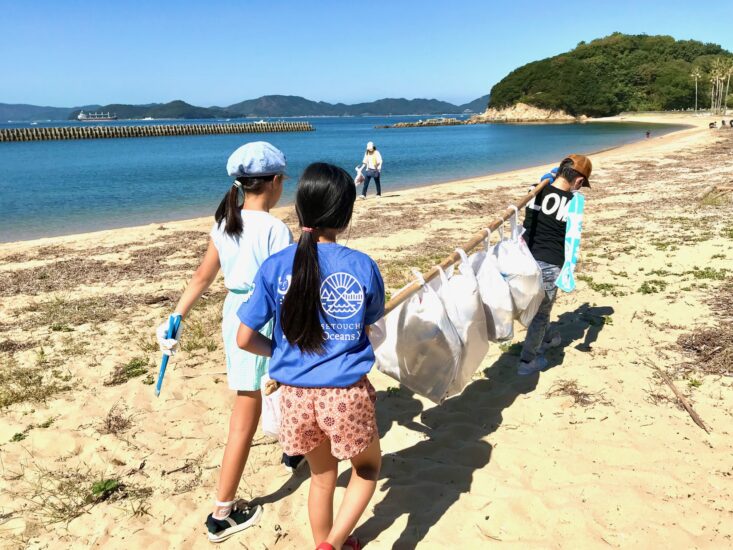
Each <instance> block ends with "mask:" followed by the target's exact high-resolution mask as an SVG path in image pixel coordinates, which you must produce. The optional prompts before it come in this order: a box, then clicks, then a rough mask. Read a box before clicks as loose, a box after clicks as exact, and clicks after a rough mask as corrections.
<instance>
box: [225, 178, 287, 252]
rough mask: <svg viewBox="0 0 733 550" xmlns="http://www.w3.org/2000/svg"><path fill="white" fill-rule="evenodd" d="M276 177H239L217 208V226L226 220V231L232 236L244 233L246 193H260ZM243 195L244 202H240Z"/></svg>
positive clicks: (235, 236)
mask: <svg viewBox="0 0 733 550" xmlns="http://www.w3.org/2000/svg"><path fill="white" fill-rule="evenodd" d="M273 179H275V176H266V177H261V178H245V177H239V178H237V179H236V180H235V182H234V183H233V184H232V187H231V189H229V191H227V192H226V193H225V194H224V198H223V199H221V202H220V203H219V207H218V208H217V209H216V213H215V214H214V219H215V220H216V224H217V226H219V227H221V222H222V221H223V222H224V232H225V233H226V234H227V235H229V236H230V237H234V238H237V237H239V235H241V234H242V229H244V223H243V222H242V206H244V195H245V194H246V193H250V194H252V195H259V194H260V193H262V192H264V190H265V186H266V185H267V184H268V183H269V182H271V181H272V180H273ZM240 193H241V194H242V195H243V196H242V203H240V202H239V195H240Z"/></svg>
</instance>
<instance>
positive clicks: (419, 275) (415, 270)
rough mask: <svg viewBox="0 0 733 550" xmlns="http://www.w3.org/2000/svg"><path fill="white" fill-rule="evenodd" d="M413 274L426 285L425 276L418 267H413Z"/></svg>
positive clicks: (419, 281) (422, 284) (421, 284)
mask: <svg viewBox="0 0 733 550" xmlns="http://www.w3.org/2000/svg"><path fill="white" fill-rule="evenodd" d="M412 274H413V275H414V276H415V278H416V279H417V282H418V283H420V286H425V277H423V276H422V273H420V271H418V270H417V269H415V268H414V267H413V268H412Z"/></svg>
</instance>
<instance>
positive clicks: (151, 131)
mask: <svg viewBox="0 0 733 550" xmlns="http://www.w3.org/2000/svg"><path fill="white" fill-rule="evenodd" d="M313 130H314V128H313V126H312V125H311V123H310V122H305V121H283V122H261V123H258V122H233V123H212V124H155V125H152V124H151V125H139V126H87V125H84V126H58V127H54V128H3V129H0V142H1V141H43V140H54V139H101V138H129V137H158V136H201V135H208V134H254V133H266V132H312V131H313Z"/></svg>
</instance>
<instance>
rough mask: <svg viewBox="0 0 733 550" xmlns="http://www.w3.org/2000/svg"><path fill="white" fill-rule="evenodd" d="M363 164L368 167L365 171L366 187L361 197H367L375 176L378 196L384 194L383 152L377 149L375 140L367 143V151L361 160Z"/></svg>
mask: <svg viewBox="0 0 733 550" xmlns="http://www.w3.org/2000/svg"><path fill="white" fill-rule="evenodd" d="M361 166H363V167H366V170H365V171H364V177H365V179H364V187H363V189H362V191H361V195H359V198H360V199H362V200H363V199H366V194H367V189H368V188H369V182H370V181H371V179H372V178H374V183H375V184H376V186H377V197H381V196H382V182H381V179H380V178H381V177H382V154H381V153H380V152H379V151H377V148H376V147H375V146H374V143H373V142H371V141H370V142H369V143H367V146H366V151H365V152H364V158H363V159H362V160H361Z"/></svg>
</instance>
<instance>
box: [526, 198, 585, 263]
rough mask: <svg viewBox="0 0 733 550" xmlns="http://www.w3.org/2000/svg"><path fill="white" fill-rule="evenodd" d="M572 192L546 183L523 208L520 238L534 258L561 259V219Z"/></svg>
mask: <svg viewBox="0 0 733 550" xmlns="http://www.w3.org/2000/svg"><path fill="white" fill-rule="evenodd" d="M572 198H573V193H571V192H570V191H563V190H562V189H558V188H557V187H553V186H552V185H548V186H547V187H545V188H544V189H543V190H542V191H540V192H539V194H538V195H537V196H536V197H534V198H533V199H532V200H531V201H530V202H529V204H527V208H526V210H525V216H524V229H525V233H524V240H525V241H526V243H527V246H529V249H530V251H531V252H532V256H534V259H535V260H537V261H542V262H547V263H548V264H552V265H556V266H560V267H562V265H563V263H565V222H566V220H567V218H568V204H569V203H570V201H571V199H572Z"/></svg>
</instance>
